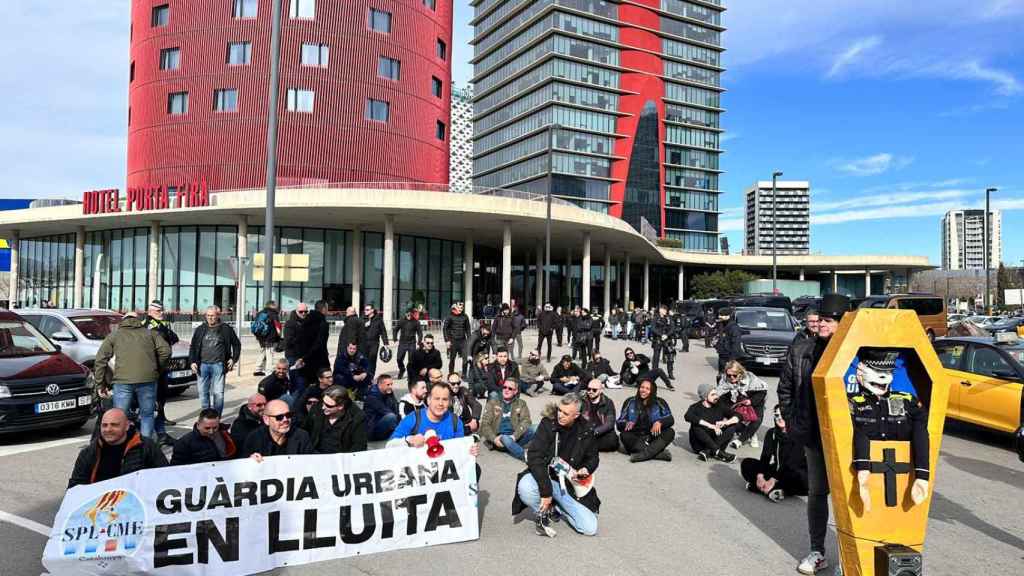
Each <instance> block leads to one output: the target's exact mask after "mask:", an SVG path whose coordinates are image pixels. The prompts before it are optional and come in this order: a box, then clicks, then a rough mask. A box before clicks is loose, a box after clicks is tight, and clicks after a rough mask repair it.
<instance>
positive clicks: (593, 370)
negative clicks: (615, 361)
mask: <svg viewBox="0 0 1024 576" xmlns="http://www.w3.org/2000/svg"><path fill="white" fill-rule="evenodd" d="M587 370H588V371H589V372H590V377H591V378H597V377H598V376H600V375H601V374H605V375H607V376H615V375H616V374H615V370H613V369H612V365H611V363H609V362H608V359H607V358H605V357H604V356H601V359H600V360H598V361H597V362H594V361H593V360H591V361H590V364H589V365H588V366H587Z"/></svg>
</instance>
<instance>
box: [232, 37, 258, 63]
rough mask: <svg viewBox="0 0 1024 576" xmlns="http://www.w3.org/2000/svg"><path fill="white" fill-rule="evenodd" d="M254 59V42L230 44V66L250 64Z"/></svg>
mask: <svg viewBox="0 0 1024 576" xmlns="http://www.w3.org/2000/svg"><path fill="white" fill-rule="evenodd" d="M251 59H252V42H228V64H232V65H237V66H240V65H243V64H248V63H249V61H250V60H251Z"/></svg>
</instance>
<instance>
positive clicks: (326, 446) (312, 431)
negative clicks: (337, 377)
mask: <svg viewBox="0 0 1024 576" xmlns="http://www.w3.org/2000/svg"><path fill="white" fill-rule="evenodd" d="M302 428H303V429H304V430H305V431H306V432H307V433H309V439H310V442H312V444H313V448H314V449H316V451H317V453H319V454H341V453H349V452H364V451H366V419H365V416H364V415H363V411H362V409H361V408H359V405H358V404H356V403H355V402H353V401H352V397H351V396H349V394H348V391H347V390H345V388H344V387H342V386H337V385H335V386H330V387H328V388H327V389H326V390H324V392H323V397H322V398H320V405H319V406H317V407H315V408H314V410H313V411H312V412H311V413H310V414H309V416H308V417H306V420H305V422H304V423H303V424H302Z"/></svg>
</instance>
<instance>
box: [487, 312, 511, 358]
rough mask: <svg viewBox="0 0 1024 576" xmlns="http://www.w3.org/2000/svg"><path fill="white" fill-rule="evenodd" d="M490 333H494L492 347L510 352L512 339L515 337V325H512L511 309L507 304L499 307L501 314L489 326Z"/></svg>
mask: <svg viewBox="0 0 1024 576" xmlns="http://www.w3.org/2000/svg"><path fill="white" fill-rule="evenodd" d="M491 331H492V332H493V333H494V345H495V346H496V347H498V348H505V349H506V350H511V349H512V345H513V340H512V337H513V336H514V335H515V331H516V329H515V325H514V324H513V323H512V308H511V307H510V306H509V305H508V304H502V305H501V314H499V315H498V317H497V318H495V319H494V323H493V324H491Z"/></svg>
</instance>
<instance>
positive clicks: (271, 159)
mask: <svg viewBox="0 0 1024 576" xmlns="http://www.w3.org/2000/svg"><path fill="white" fill-rule="evenodd" d="M271 2H272V4H273V9H272V10H271V19H272V20H271V25H270V97H269V98H268V106H267V208H266V213H265V216H264V224H263V300H264V301H266V300H270V299H271V298H273V296H274V203H275V201H276V200H275V195H276V194H277V97H278V92H279V89H278V77H279V74H280V72H279V70H278V68H279V67H278V62H279V61H280V60H281V0H271Z"/></svg>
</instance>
